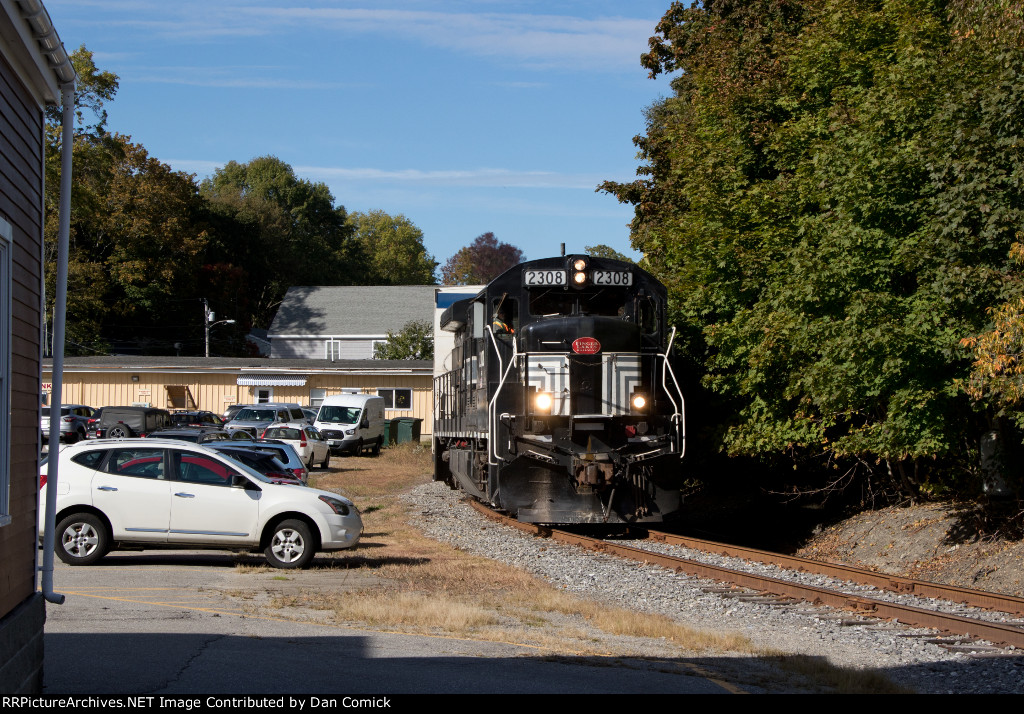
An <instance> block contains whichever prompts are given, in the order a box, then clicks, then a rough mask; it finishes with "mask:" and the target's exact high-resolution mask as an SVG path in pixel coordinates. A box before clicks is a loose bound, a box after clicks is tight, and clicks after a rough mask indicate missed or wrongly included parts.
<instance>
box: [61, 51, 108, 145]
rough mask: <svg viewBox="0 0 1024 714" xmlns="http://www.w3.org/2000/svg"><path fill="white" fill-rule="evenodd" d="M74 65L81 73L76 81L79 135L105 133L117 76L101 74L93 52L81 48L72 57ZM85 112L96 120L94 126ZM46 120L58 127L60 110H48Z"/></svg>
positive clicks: (76, 110)
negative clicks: (86, 119)
mask: <svg viewBox="0 0 1024 714" xmlns="http://www.w3.org/2000/svg"><path fill="white" fill-rule="evenodd" d="M69 59H70V60H71V65H72V66H73V67H74V68H75V72H76V73H77V74H78V79H77V81H76V82H75V118H76V120H77V131H78V133H88V134H102V133H103V132H104V130H105V127H106V124H107V110H106V108H105V105H106V103H107V102H109V101H111V100H113V98H114V96H115V95H116V94H117V88H118V76H117V75H116V74H114V73H113V72H101V71H100V70H99V69H98V68H97V67H96V63H95V62H93V59H92V52H90V51H89V50H87V49H86V48H85V45H81V46H80V47H79V48H78V49H77V50H75V51H74V52H72V53H71V54H70V55H69ZM83 109H88V110H89V111H91V112H92V114H93V116H94V117H95V123H93V124H86V123H85V114H84V113H83ZM46 121H47V123H48V124H50V125H51V126H52V127H54V128H56V127H59V126H60V123H61V107H59V106H53V107H47V108H46Z"/></svg>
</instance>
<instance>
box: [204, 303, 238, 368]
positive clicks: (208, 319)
mask: <svg viewBox="0 0 1024 714" xmlns="http://www.w3.org/2000/svg"><path fill="white" fill-rule="evenodd" d="M214 317H215V316H214V314H213V312H211V311H210V304H209V303H208V302H207V301H206V298H203V328H204V330H205V332H206V356H207V357H209V356H210V328H211V327H214V326H215V325H234V324H235V321H234V320H218V321H217V322H214V321H213V320H214Z"/></svg>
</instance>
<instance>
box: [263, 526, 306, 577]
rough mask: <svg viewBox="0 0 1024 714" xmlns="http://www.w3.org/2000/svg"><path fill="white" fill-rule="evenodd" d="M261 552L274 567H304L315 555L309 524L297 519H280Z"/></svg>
mask: <svg viewBox="0 0 1024 714" xmlns="http://www.w3.org/2000/svg"><path fill="white" fill-rule="evenodd" d="M263 554H264V555H265V556H266V557H267V562H268V563H270V565H272V566H273V567H275V568H305V567H306V566H307V565H309V561H311V560H312V559H313V556H314V555H316V552H315V551H314V550H313V536H312V535H310V532H309V526H307V525H306V524H305V523H303V522H302V521H297V520H288V521H281V522H280V523H278V524H277V525H276V526H275V527H274V533H273V535H271V536H270V542H269V543H268V544H267V547H266V548H264V550H263Z"/></svg>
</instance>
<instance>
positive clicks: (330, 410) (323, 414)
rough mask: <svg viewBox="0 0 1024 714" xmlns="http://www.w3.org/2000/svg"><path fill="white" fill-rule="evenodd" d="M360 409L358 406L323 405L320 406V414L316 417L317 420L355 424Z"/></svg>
mask: <svg viewBox="0 0 1024 714" xmlns="http://www.w3.org/2000/svg"><path fill="white" fill-rule="evenodd" d="M361 411H362V409H361V408H360V407H336V406H330V405H328V406H323V407H320V415H319V416H318V417H317V420H318V421H327V422H332V423H336V424H357V423H359V412H361Z"/></svg>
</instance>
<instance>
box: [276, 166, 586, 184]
mask: <svg viewBox="0 0 1024 714" xmlns="http://www.w3.org/2000/svg"><path fill="white" fill-rule="evenodd" d="M294 168H295V173H296V174H297V175H299V176H303V177H306V178H310V179H313V180H317V181H324V182H339V181H359V182H366V181H374V182H380V183H396V184H420V185H427V186H470V187H480V188H484V187H489V188H567V189H581V188H585V189H590V190H593V188H594V186H596V185H597V184H598V183H600V182H601V181H602V180H603V178H597V177H595V176H587V175H584V174H562V173H556V172H552V171H513V170H509V169H488V168H483V169H468V170H455V171H421V170H419V169H401V170H398V171H390V170H383V169H373V168H338V167H323V166H296V167H294Z"/></svg>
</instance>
